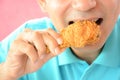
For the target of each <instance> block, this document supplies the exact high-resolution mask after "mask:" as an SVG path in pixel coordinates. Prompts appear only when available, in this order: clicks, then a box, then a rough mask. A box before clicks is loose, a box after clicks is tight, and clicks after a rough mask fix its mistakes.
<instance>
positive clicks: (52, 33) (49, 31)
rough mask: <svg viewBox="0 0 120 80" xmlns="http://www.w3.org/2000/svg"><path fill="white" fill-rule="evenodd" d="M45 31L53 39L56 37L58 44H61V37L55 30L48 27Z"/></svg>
mask: <svg viewBox="0 0 120 80" xmlns="http://www.w3.org/2000/svg"><path fill="white" fill-rule="evenodd" d="M47 32H48V33H49V34H50V35H51V36H52V37H54V39H56V41H57V42H58V44H62V41H63V40H62V38H61V35H60V34H59V33H57V32H55V31H54V30H53V29H51V28H48V29H47Z"/></svg>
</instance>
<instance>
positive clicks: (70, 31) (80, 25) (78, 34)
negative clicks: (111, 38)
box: [47, 20, 101, 52]
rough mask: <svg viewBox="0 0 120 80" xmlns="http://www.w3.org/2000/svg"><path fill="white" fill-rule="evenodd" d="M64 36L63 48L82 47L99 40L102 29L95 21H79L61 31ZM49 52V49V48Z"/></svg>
mask: <svg viewBox="0 0 120 80" xmlns="http://www.w3.org/2000/svg"><path fill="white" fill-rule="evenodd" d="M60 34H61V36H62V38H63V44H61V45H60V47H61V48H66V47H76V48H81V47H84V46H86V45H88V44H94V43H96V42H97V41H98V40H99V37H100V34H101V31H100V27H99V25H97V24H96V23H95V22H93V21H88V20H84V21H77V22H75V23H73V24H71V25H69V26H68V27H66V28H64V29H63V30H61V31H60ZM47 52H49V49H48V50H47Z"/></svg>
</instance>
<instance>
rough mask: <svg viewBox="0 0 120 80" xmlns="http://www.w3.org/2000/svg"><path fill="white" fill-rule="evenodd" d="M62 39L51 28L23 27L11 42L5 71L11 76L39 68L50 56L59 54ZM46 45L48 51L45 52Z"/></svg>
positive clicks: (17, 75) (14, 76)
mask: <svg viewBox="0 0 120 80" xmlns="http://www.w3.org/2000/svg"><path fill="white" fill-rule="evenodd" d="M60 43H62V39H61V37H60V34H59V33H56V32H55V31H54V30H52V29H47V30H45V31H33V30H30V29H25V30H24V31H23V32H22V33H20V35H18V37H17V38H16V39H15V40H14V41H13V43H12V44H11V47H10V50H9V53H8V56H7V59H6V62H5V63H4V68H5V70H6V71H5V72H9V73H7V75H10V76H12V77H13V78H18V77H20V76H22V75H24V74H27V73H31V72H34V71H36V70H37V69H39V68H40V67H41V66H42V65H43V64H45V62H47V61H48V60H49V59H51V58H52V57H54V56H56V55H58V54H60V53H61V52H62V51H63V50H64V49H60V47H59V44H60ZM46 46H47V47H48V48H49V50H50V53H46Z"/></svg>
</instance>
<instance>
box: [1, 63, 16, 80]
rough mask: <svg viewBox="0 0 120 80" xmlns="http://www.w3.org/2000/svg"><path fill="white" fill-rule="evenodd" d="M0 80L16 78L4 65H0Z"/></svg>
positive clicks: (14, 79) (13, 79)
mask: <svg viewBox="0 0 120 80" xmlns="http://www.w3.org/2000/svg"><path fill="white" fill-rule="evenodd" d="M0 80H17V77H16V76H15V75H12V74H11V72H10V71H9V69H8V68H7V67H6V66H5V65H4V63H2V64H0Z"/></svg>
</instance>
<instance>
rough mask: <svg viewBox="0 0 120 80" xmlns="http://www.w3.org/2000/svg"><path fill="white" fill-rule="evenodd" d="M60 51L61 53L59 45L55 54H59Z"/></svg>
mask: <svg viewBox="0 0 120 80" xmlns="http://www.w3.org/2000/svg"><path fill="white" fill-rule="evenodd" d="M59 53H60V48H59V47H57V48H55V54H56V55H57V54H59Z"/></svg>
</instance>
